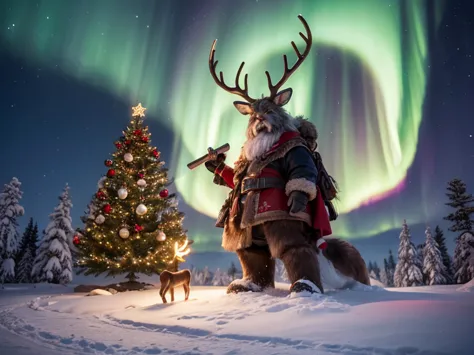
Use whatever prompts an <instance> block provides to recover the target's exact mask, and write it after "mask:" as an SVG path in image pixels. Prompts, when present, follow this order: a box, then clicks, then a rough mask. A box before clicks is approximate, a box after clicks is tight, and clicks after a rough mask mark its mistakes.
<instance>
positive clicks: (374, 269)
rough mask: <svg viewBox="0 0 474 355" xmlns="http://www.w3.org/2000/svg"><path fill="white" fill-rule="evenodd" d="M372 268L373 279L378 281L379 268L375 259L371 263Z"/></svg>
mask: <svg viewBox="0 0 474 355" xmlns="http://www.w3.org/2000/svg"><path fill="white" fill-rule="evenodd" d="M372 270H373V271H374V275H375V279H376V280H379V281H380V268H379V266H378V265H377V262H376V261H374V262H373V264H372Z"/></svg>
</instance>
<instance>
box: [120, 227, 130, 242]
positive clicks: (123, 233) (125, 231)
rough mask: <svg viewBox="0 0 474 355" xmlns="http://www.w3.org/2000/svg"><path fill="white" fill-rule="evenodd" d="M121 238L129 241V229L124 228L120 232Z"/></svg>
mask: <svg viewBox="0 0 474 355" xmlns="http://www.w3.org/2000/svg"><path fill="white" fill-rule="evenodd" d="M119 236H120V238H123V239H127V238H128V237H129V236H130V232H129V231H128V229H127V228H122V229H120V230H119Z"/></svg>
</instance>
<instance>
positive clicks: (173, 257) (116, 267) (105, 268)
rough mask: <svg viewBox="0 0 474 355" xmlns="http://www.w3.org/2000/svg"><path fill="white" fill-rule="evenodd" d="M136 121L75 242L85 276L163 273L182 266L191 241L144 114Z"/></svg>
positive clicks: (137, 113)
mask: <svg viewBox="0 0 474 355" xmlns="http://www.w3.org/2000/svg"><path fill="white" fill-rule="evenodd" d="M132 110H133V113H132V120H131V121H130V124H129V125H128V127H127V128H126V130H124V131H123V132H122V136H121V137H120V139H119V140H117V141H116V142H115V143H114V145H115V148H116V150H115V152H114V153H113V154H112V158H111V159H107V160H105V162H104V164H105V166H106V168H107V171H106V173H105V176H103V178H102V179H101V180H100V181H99V184H98V185H99V186H98V191H97V192H96V193H95V194H94V195H93V197H92V201H91V204H90V205H89V211H88V213H87V215H86V216H84V217H82V220H83V222H84V224H85V226H84V228H83V229H80V230H78V233H77V234H76V235H75V236H74V238H73V243H74V244H75V245H76V246H77V247H78V249H79V251H80V255H81V256H80V258H79V259H78V266H79V268H81V269H82V272H83V271H85V274H86V275H88V274H96V275H98V274H100V273H102V272H107V273H108V275H114V274H119V273H124V272H128V273H129V276H130V277H129V278H130V279H135V273H138V272H141V273H144V274H148V275H150V274H153V273H160V272H161V271H162V270H164V269H170V268H175V269H177V265H178V263H179V262H184V258H183V256H185V255H187V254H189V252H190V249H189V245H190V244H191V243H192V241H190V240H188V239H187V237H186V231H184V230H183V227H182V222H183V219H184V214H183V213H181V212H179V211H178V209H177V207H178V203H177V199H176V196H175V194H170V193H169V191H168V189H167V187H168V186H169V185H170V184H171V181H169V180H168V174H167V169H166V168H165V167H164V164H165V162H164V161H162V160H160V152H159V151H158V149H157V148H156V147H154V146H152V145H151V133H150V132H149V130H148V126H145V125H144V123H143V121H144V117H145V110H146V108H144V107H142V105H141V103H139V104H138V105H137V106H135V107H133V108H132Z"/></svg>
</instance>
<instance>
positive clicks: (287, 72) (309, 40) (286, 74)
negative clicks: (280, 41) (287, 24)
mask: <svg viewBox="0 0 474 355" xmlns="http://www.w3.org/2000/svg"><path fill="white" fill-rule="evenodd" d="M298 18H299V19H300V21H301V22H302V23H303V26H304V28H305V29H306V36H305V35H304V34H302V33H301V32H300V36H301V38H303V40H304V41H305V42H306V49H305V51H304V52H303V54H301V53H300V51H299V50H298V47H296V44H295V42H293V41H291V45H292V46H293V49H294V50H295V52H296V55H297V57H298V59H297V61H296V63H295V64H294V65H293V66H292V67H291V68H288V58H287V57H286V54H283V61H284V62H285V71H284V73H283V76H282V78H281V79H280V81H279V82H278V83H276V84H275V85H272V79H271V78H270V73H269V72H268V71H265V74H266V75H267V80H268V88H269V89H270V98H271V99H273V98H274V97H275V95H276V94H277V92H278V90H279V89H280V87H281V86H282V85H283V84H284V83H285V82H286V81H287V80H288V78H289V77H290V76H291V74H293V73H294V72H295V70H296V69H297V68H298V67H299V66H300V65H301V63H303V61H304V60H305V59H306V58H307V56H308V53H309V51H310V50H311V45H312V42H313V36H312V35H311V30H310V29H309V26H308V23H307V22H306V20H305V19H304V18H303V16H301V15H298Z"/></svg>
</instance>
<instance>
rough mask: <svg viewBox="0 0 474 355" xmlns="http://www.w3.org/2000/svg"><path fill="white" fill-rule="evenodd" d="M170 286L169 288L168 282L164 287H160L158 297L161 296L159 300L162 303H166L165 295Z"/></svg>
mask: <svg viewBox="0 0 474 355" xmlns="http://www.w3.org/2000/svg"><path fill="white" fill-rule="evenodd" d="M170 286H171V283H170V281H168V282H167V283H166V284H165V285H161V289H160V296H161V299H162V300H163V303H168V301H166V293H167V292H168V290H169V289H170Z"/></svg>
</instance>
